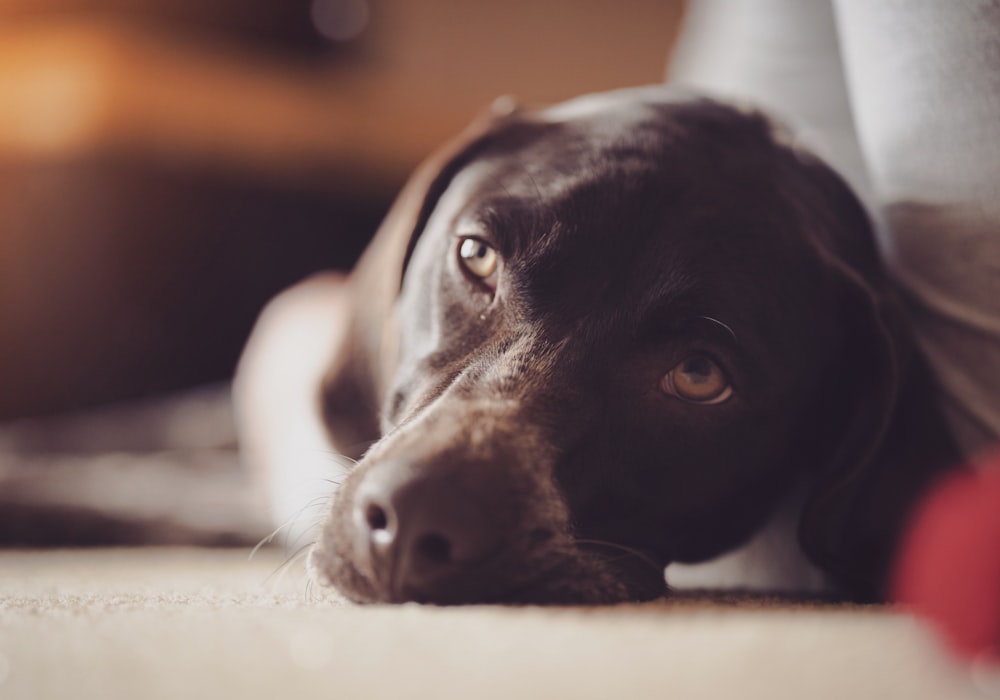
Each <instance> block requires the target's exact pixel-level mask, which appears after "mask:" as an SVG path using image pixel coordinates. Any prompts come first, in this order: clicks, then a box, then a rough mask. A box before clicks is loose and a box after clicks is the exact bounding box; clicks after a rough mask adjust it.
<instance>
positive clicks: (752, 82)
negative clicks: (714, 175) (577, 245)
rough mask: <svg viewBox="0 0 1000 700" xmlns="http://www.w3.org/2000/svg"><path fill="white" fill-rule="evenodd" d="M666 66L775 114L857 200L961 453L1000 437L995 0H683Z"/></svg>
mask: <svg viewBox="0 0 1000 700" xmlns="http://www.w3.org/2000/svg"><path fill="white" fill-rule="evenodd" d="M670 78H671V80H673V81H675V82H682V83H686V84H689V85H693V86H695V87H698V88H700V89H703V90H705V91H707V92H710V93H713V94H716V95H721V96H725V97H729V98H735V99H738V100H741V101H744V102H747V103H750V104H753V105H757V106H760V107H763V108H765V109H768V110H769V111H771V112H773V113H776V114H777V115H778V116H779V117H780V118H782V119H784V120H785V121H786V122H787V123H788V124H789V125H790V126H792V127H793V129H794V130H795V131H796V132H797V133H798V135H799V137H800V138H801V139H802V140H803V141H805V142H806V143H807V144H809V145H810V146H811V147H813V148H814V149H816V150H817V151H819V152H820V153H821V154H822V155H823V156H824V157H826V158H827V160H828V161H829V162H830V163H831V164H832V165H833V166H834V167H836V168H837V169H838V170H839V171H840V172H841V173H842V174H843V175H844V177H845V178H847V179H848V180H849V181H850V182H851V183H852V184H853V185H854V187H855V188H856V190H857V191H858V192H859V194H860V195H861V197H862V199H864V200H865V202H866V203H867V204H868V206H869V209H870V210H871V213H872V215H873V218H874V219H875V221H876V223H877V225H878V227H879V236H880V244H881V247H882V252H883V254H884V257H885V259H886V262H887V264H888V266H889V268H890V271H891V273H892V275H893V276H894V277H895V279H896V280H897V281H898V283H899V285H900V288H901V290H902V291H903V293H904V295H905V297H906V300H907V302H908V308H909V310H910V312H911V317H912V320H913V323H914V325H915V328H916V331H917V334H918V337H919V340H920V342H921V345H922V346H923V348H924V350H925V352H926V353H927V355H928V357H929V359H930V361H931V363H932V365H933V367H934V369H935V371H936V372H937V374H938V377H939V379H940V381H941V384H942V386H943V388H944V391H945V395H946V396H945V401H946V407H945V408H946V411H947V414H948V417H949V420H950V422H951V425H952V427H953V429H954V431H955V434H956V437H957V438H958V440H959V442H960V444H961V445H962V447H963V449H964V450H965V451H966V453H967V454H970V455H971V454H974V453H975V452H977V451H979V450H981V449H982V448H984V447H986V446H988V445H990V444H992V443H995V442H997V440H998V439H1000V1H998V0H962V1H961V2H941V0H880V1H879V2H871V1H870V0H832V1H831V0H694V2H693V3H692V6H691V9H690V13H689V17H688V20H687V26H686V27H685V30H684V33H683V34H682V36H681V40H680V43H679V46H678V49H677V52H676V54H675V56H674V61H673V64H672V69H671V75H670Z"/></svg>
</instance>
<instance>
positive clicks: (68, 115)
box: [0, 53, 107, 152]
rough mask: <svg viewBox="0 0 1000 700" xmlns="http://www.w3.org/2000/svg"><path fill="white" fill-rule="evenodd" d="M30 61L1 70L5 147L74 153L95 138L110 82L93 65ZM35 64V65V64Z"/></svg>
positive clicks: (0, 112)
mask: <svg viewBox="0 0 1000 700" xmlns="http://www.w3.org/2000/svg"><path fill="white" fill-rule="evenodd" d="M64 58H65V57H64V56H59V55H56V54H55V53H54V54H53V55H52V56H51V57H45V56H39V55H31V56H24V57H23V60H22V61H18V62H15V61H11V62H10V64H9V65H7V66H4V70H0V105H2V107H3V108H2V109H0V133H2V138H0V141H3V142H6V143H7V144H8V145H9V146H10V147H13V148H14V149H15V150H18V151H20V150H22V149H27V150H29V151H50V152H51V151H63V150H72V149H74V148H75V147H79V146H80V145H81V144H82V143H83V142H86V141H87V140H88V139H89V138H91V136H92V135H93V131H94V130H95V128H97V122H99V121H100V118H101V112H102V110H103V109H104V107H105V101H106V94H105V93H106V87H107V86H106V82H105V80H104V78H103V77H102V75H101V71H100V69H99V68H98V67H97V66H95V65H94V62H93V61H88V60H86V57H84V56H82V55H78V56H76V58H78V59H79V60H75V61H73V60H64ZM31 59H34V60H31Z"/></svg>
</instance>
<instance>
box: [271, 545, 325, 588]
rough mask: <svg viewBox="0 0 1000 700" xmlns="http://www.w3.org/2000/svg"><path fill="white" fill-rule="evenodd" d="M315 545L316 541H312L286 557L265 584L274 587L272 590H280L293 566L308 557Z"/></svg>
mask: <svg viewBox="0 0 1000 700" xmlns="http://www.w3.org/2000/svg"><path fill="white" fill-rule="evenodd" d="M315 544H316V542H315V540H310V541H309V542H307V543H306V544H304V545H302V546H301V547H299V548H298V549H296V550H295V551H294V552H292V553H291V554H289V555H288V556H287V557H285V560H284V561H283V562H282V563H281V564H279V565H278V566H277V568H276V569H275V570H274V571H273V572H271V574H270V575H269V576H268V577H267V578H266V579H265V583H267V584H268V585H270V586H272V588H278V587H279V586H280V585H281V582H282V581H284V579H285V576H286V575H287V574H288V572H289V571H290V570H291V568H292V566H293V565H294V564H296V563H297V562H298V561H299V560H301V559H302V558H303V557H305V556H307V555H308V553H309V550H310V549H312V547H313V545H315Z"/></svg>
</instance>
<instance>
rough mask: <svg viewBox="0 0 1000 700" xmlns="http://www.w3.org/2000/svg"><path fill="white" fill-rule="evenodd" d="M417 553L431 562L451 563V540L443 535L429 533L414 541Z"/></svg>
mask: <svg viewBox="0 0 1000 700" xmlns="http://www.w3.org/2000/svg"><path fill="white" fill-rule="evenodd" d="M415 547H416V550H417V553H418V554H419V555H420V556H421V557H423V559H424V560H425V561H427V562H428V563H431V564H449V563H451V542H449V541H448V539H447V538H446V537H444V536H443V535H439V534H437V533H430V534H427V535H423V536H422V537H420V539H418V540H417V542H416V545H415Z"/></svg>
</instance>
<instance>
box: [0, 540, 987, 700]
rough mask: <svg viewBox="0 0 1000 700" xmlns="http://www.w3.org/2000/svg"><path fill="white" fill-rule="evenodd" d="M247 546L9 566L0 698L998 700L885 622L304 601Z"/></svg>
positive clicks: (832, 613) (782, 610)
mask: <svg viewBox="0 0 1000 700" xmlns="http://www.w3.org/2000/svg"><path fill="white" fill-rule="evenodd" d="M281 562H282V557H281V556H280V555H279V554H277V553H275V552H266V551H265V552H261V553H259V554H258V555H257V556H256V557H255V558H254V559H253V560H252V561H248V559H247V551H246V550H206V549H202V550H197V549H121V550H76V551H72V550H65V551H49V552H44V551H42V552H31V551H29V552H6V553H3V552H0V698H3V699H4V700H7V699H8V698H11V699H14V698H16V699H18V700H20V699H22V698H23V699H25V700H27V699H32V700H36V699H43V698H74V699H81V698H101V699H102V700H103V699H112V698H129V699H135V698H170V699H171V700H174V699H177V698H184V699H190V698H240V699H241V700H244V699H245V700H249V699H251V698H300V697H301V698H376V699H378V698H387V699H388V698H391V699H392V700H399V699H401V698H435V699H439V698H463V699H464V698H503V699H504V700H510V699H511V698H526V697H537V698H574V699H576V698H628V699H629V700H631V699H633V698H677V699H680V698H684V699H687V698H768V699H769V700H774V699H781V698H795V699H797V700H799V699H810V700H822V699H824V698H831V699H832V698H837V699H838V700H839V699H846V698H878V699H880V700H885V699H888V698H901V699H904V698H905V699H906V700H916V699H922V698H927V699H928V700H952V699H954V700H963V699H965V698H989V697H1000V673H997V672H995V671H986V670H984V669H981V668H977V667H975V666H973V667H965V666H962V665H960V664H958V663H956V662H954V661H952V660H951V659H950V658H949V657H948V656H947V655H946V654H945V653H944V652H943V651H942V650H941V649H940V647H939V646H938V644H937V641H936V639H935V638H934V637H933V635H932V634H931V633H930V632H929V631H928V630H927V629H925V628H924V627H923V626H922V625H921V624H919V623H918V622H916V621H915V620H913V619H911V618H909V617H907V616H905V615H902V614H899V613H893V612H891V611H888V610H885V609H881V608H848V607H835V606H804V605H790V604H777V603H774V602H773V601H746V600H744V601H742V602H737V603H729V604H727V603H710V602H707V601H704V600H691V599H686V600H678V601H671V602H660V603H653V604H648V605H640V606H626V607H618V608H603V609H596V610H585V609H573V608H562V609H542V608H499V607H472V608H460V609H437V608H430V607H421V606H417V605H404V606H399V607H365V608H362V607H354V606H351V605H347V604H343V603H338V602H336V601H330V600H325V601H317V600H312V601H309V600H307V592H306V585H305V580H304V578H303V577H302V575H301V571H300V568H299V567H294V566H293V567H290V569H289V571H288V572H287V575H285V576H282V575H281V574H280V573H276V572H278V570H279V568H280V565H281Z"/></svg>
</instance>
